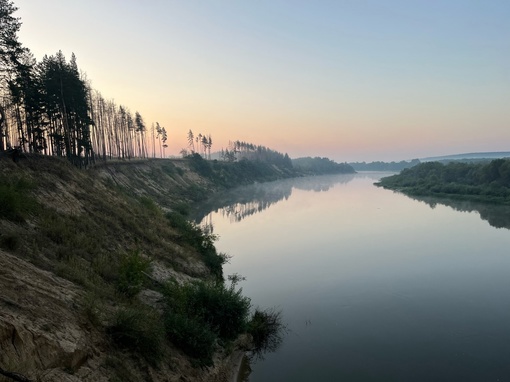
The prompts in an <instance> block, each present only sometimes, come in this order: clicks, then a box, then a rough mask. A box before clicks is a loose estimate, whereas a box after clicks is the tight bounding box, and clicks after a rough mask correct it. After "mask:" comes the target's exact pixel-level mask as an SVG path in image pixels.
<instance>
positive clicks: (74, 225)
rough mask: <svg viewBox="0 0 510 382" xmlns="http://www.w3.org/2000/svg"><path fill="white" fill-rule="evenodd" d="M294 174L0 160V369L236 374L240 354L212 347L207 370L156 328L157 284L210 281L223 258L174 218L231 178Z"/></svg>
mask: <svg viewBox="0 0 510 382" xmlns="http://www.w3.org/2000/svg"><path fill="white" fill-rule="evenodd" d="M294 175H296V174H295V173H293V172H288V171H283V170H281V169H277V168H273V167H267V166H265V165H257V164H255V165H253V164H249V163H240V164H237V165H236V164H228V163H218V162H214V161H212V162H209V161H204V160H203V159H201V158H194V159H192V160H182V159H179V160H143V161H140V160H139V161H133V162H129V161H125V162H124V161H118V162H112V163H101V164H98V165H96V166H93V167H91V168H89V169H87V170H79V169H77V168H75V167H74V166H72V165H71V164H69V163H68V162H67V161H65V160H63V159H59V158H53V157H43V156H27V158H23V159H22V160H20V161H19V162H17V163H14V162H13V161H10V160H1V161H0V178H1V179H0V180H1V182H0V260H1V261H2V263H6V264H7V263H8V264H11V265H9V266H7V265H6V266H3V267H2V269H1V270H0V288H2V291H3V293H2V297H1V298H0V348H1V349H2V352H1V354H0V368H1V369H2V370H6V371H9V372H11V371H12V372H16V373H19V374H21V375H24V376H26V377H27V378H28V379H29V380H38V381H42V382H52V381H55V382H56V381H69V382H75V381H107V380H109V381H128V382H130V381H133V382H134V381H142V380H143V381H155V382H159V381H168V380H171V381H173V380H181V379H180V378H182V377H184V376H185V377H186V379H187V380H188V381H224V380H225V378H228V377H227V376H230V378H232V375H234V374H236V373H237V372H238V369H239V362H238V361H239V354H240V353H239V352H234V353H231V351H229V352H225V351H224V350H225V349H222V348H218V349H217V351H216V352H215V354H216V355H215V356H214V361H215V362H214V367H207V368H199V367H196V362H195V360H194V359H193V357H190V356H189V355H187V354H186V352H185V351H183V350H182V349H180V348H179V346H175V345H174V344H173V343H172V342H171V341H168V340H167V339H166V338H165V335H164V334H163V333H164V330H165V329H164V322H162V321H161V319H160V318H158V317H161V315H162V314H163V313H164V312H165V310H166V308H165V306H166V304H167V302H166V298H165V295H164V293H163V290H162V289H161V286H162V285H164V284H165V283H166V282H168V280H175V281H177V282H178V283H181V284H182V283H186V282H190V281H208V280H214V279H217V278H218V277H221V264H222V262H223V261H225V257H223V255H222V254H217V253H216V251H215V250H214V249H213V247H208V246H207V248H208V249H207V251H205V252H204V251H203V250H202V246H201V245H200V246H197V245H195V243H194V241H190V237H189V236H187V235H188V233H186V232H187V231H186V229H188V228H186V227H187V226H182V225H180V224H181V223H178V222H177V221H175V220H174V217H175V216H177V215H182V214H186V213H187V211H188V208H189V207H188V206H189V205H190V204H193V203H196V202H198V201H200V200H203V199H205V198H207V197H208V196H209V195H212V194H213V193H215V192H218V191H221V190H225V189H227V188H229V187H234V185H236V184H238V183H239V184H248V183H251V182H254V181H257V182H262V181H267V180H273V179H278V178H283V177H290V176H294ZM169 213H170V214H169ZM176 214H177V215H176ZM169 219H170V220H169ZM183 229H184V231H183ZM197 233H198V234H199V235H200V232H199V231H197ZM193 237H194V236H193ZM196 239H199V240H208V237H207V236H202V237H201V236H197V237H196ZM193 240H195V239H193ZM20 290H22V291H24V292H23V293H19V291H20ZM56 291H61V292H59V293H56ZM34 338H36V339H37V340H34ZM231 354H235V357H234V358H235V360H234V361H232V359H231ZM234 372H235V373H234Z"/></svg>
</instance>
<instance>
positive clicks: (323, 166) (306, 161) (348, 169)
mask: <svg viewBox="0 0 510 382" xmlns="http://www.w3.org/2000/svg"><path fill="white" fill-rule="evenodd" d="M292 165H293V166H294V168H295V169H297V170H298V171H301V172H303V173H305V174H310V175H311V174H313V175H315V174H353V173H355V172H356V171H354V169H353V168H352V166H350V165H348V164H347V163H336V162H334V161H332V160H330V159H328V158H320V157H315V158H311V157H306V158H297V159H293V160H292Z"/></svg>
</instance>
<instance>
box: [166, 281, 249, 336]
mask: <svg viewBox="0 0 510 382" xmlns="http://www.w3.org/2000/svg"><path fill="white" fill-rule="evenodd" d="M165 295H166V297H167V301H168V303H169V306H171V307H172V308H173V309H174V311H177V312H180V313H182V314H185V315H187V316H188V317H194V318H197V319H199V320H201V321H203V322H204V323H205V324H206V325H208V326H209V327H210V328H211V330H213V331H214V332H215V333H217V334H218V336H219V337H220V338H221V339H223V340H231V339H234V338H235V337H236V336H237V335H239V334H240V333H242V332H243V331H244V330H245V329H246V324H247V318H248V314H249V310H250V299H249V298H248V297H245V296H243V295H242V289H238V290H236V289H235V285H234V284H232V285H231V286H230V287H228V288H227V287H226V286H225V285H224V284H223V283H222V282H218V281H216V282H205V281H197V282H192V283H188V284H185V285H182V286H180V285H177V284H175V283H173V284H168V285H167V287H166V288H165Z"/></svg>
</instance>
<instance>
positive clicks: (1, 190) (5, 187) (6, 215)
mask: <svg viewBox="0 0 510 382" xmlns="http://www.w3.org/2000/svg"><path fill="white" fill-rule="evenodd" d="M34 188H35V184H34V183H33V182H31V181H29V180H28V179H26V178H25V177H22V176H15V177H7V176H0V219H6V220H10V221H13V222H20V223H21V222H24V221H25V219H26V217H27V216H29V215H30V214H33V213H35V212H36V210H37V207H38V203H37V202H36V200H35V199H34V198H33V197H32V195H31V191H32V190H33V189H34Z"/></svg>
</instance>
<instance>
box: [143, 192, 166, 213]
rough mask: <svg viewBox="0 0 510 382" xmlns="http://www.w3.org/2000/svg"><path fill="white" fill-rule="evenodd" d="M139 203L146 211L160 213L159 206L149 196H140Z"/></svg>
mask: <svg viewBox="0 0 510 382" xmlns="http://www.w3.org/2000/svg"><path fill="white" fill-rule="evenodd" d="M139 200H140V204H141V205H142V206H143V207H144V208H145V209H146V210H148V211H150V213H151V214H153V215H158V214H160V213H161V210H160V209H159V206H158V205H157V204H156V202H154V200H152V199H151V198H149V197H147V196H142V197H140V199H139Z"/></svg>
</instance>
